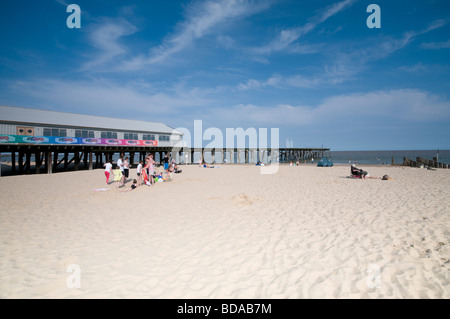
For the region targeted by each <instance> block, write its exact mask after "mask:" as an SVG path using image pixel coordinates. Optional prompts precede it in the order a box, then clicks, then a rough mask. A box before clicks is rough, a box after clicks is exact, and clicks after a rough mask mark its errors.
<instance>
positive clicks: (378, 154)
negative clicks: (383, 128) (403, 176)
mask: <svg viewBox="0 0 450 319" xmlns="http://www.w3.org/2000/svg"><path fill="white" fill-rule="evenodd" d="M324 157H327V158H328V159H331V160H332V161H333V163H334V164H349V163H350V162H351V163H353V162H354V161H356V162H357V163H359V164H384V165H391V163H392V159H393V160H394V164H402V163H403V158H404V157H406V158H409V159H412V160H414V161H415V160H416V158H417V157H422V158H426V159H429V160H432V159H433V158H437V159H438V162H441V163H445V164H450V150H395V151H329V152H326V153H325V154H324Z"/></svg>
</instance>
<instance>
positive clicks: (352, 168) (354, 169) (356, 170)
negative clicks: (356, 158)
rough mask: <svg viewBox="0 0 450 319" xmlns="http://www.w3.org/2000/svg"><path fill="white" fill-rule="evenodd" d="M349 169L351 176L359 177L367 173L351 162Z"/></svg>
mask: <svg viewBox="0 0 450 319" xmlns="http://www.w3.org/2000/svg"><path fill="white" fill-rule="evenodd" d="M350 171H351V174H352V175H353V176H356V177H359V178H364V179H365V178H366V176H367V175H368V173H367V172H366V171H364V170H362V169H360V168H357V167H356V165H355V164H352V166H350Z"/></svg>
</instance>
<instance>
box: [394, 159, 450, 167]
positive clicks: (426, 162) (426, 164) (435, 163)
mask: <svg viewBox="0 0 450 319" xmlns="http://www.w3.org/2000/svg"><path fill="white" fill-rule="evenodd" d="M422 165H423V167H425V168H427V167H432V168H450V165H448V164H446V163H441V162H438V161H437V158H436V157H433V160H429V159H426V158H423V157H416V160H415V161H414V160H412V159H409V158H406V157H404V158H403V166H410V167H421V166H422Z"/></svg>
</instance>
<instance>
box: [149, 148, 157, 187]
mask: <svg viewBox="0 0 450 319" xmlns="http://www.w3.org/2000/svg"><path fill="white" fill-rule="evenodd" d="M155 164H156V162H155V160H154V159H153V154H150V155H149V156H148V164H147V165H148V178H149V180H150V184H153V178H152V176H153V174H154V173H155Z"/></svg>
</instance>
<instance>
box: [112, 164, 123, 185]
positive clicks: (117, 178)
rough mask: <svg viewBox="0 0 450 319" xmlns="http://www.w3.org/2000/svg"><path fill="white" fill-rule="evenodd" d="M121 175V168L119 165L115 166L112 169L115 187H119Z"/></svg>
mask: <svg viewBox="0 0 450 319" xmlns="http://www.w3.org/2000/svg"><path fill="white" fill-rule="evenodd" d="M122 177H123V174H122V170H121V169H120V168H119V167H117V168H116V169H115V170H114V181H115V182H116V188H119V186H120V183H121V181H122Z"/></svg>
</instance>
